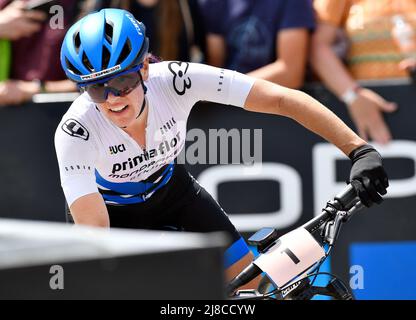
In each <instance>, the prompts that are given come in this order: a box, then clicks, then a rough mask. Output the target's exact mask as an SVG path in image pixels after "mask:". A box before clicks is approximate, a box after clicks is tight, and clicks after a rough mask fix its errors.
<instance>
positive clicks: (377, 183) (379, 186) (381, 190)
mask: <svg viewBox="0 0 416 320" xmlns="http://www.w3.org/2000/svg"><path fill="white" fill-rule="evenodd" d="M374 186H375V187H376V190H377V192H378V193H380V194H381V195H385V194H386V193H387V190H386V188H385V187H384V186H383V184H382V182H381V181H380V180H376V181H374Z"/></svg>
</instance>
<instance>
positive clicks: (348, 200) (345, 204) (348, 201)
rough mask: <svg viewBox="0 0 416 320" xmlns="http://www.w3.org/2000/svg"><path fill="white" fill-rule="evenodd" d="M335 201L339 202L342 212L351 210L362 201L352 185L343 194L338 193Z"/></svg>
mask: <svg viewBox="0 0 416 320" xmlns="http://www.w3.org/2000/svg"><path fill="white" fill-rule="evenodd" d="M334 199H335V200H337V201H338V202H339V204H340V205H341V209H342V210H349V209H351V208H352V207H353V206H354V205H355V204H356V203H357V202H358V201H360V199H359V198H358V196H357V192H356V191H355V189H354V187H353V186H352V185H351V184H349V185H348V186H347V187H346V188H345V189H344V190H343V191H342V192H340V193H338V194H337V195H336V196H335V198H334Z"/></svg>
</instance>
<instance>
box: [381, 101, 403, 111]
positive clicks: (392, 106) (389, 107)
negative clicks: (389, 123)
mask: <svg viewBox="0 0 416 320" xmlns="http://www.w3.org/2000/svg"><path fill="white" fill-rule="evenodd" d="M398 108H399V107H398V105H397V103H394V102H386V103H383V104H382V105H380V109H381V110H383V111H384V112H389V113H390V112H394V111H396V110H397V109H398Z"/></svg>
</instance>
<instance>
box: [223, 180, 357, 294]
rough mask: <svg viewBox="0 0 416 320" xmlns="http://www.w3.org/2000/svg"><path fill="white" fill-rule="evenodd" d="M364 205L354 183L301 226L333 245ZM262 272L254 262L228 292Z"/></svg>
mask: <svg viewBox="0 0 416 320" xmlns="http://www.w3.org/2000/svg"><path fill="white" fill-rule="evenodd" d="M362 207H363V205H362V204H361V201H360V199H359V198H358V197H357V194H356V191H355V189H354V188H353V187H352V185H348V186H347V187H346V188H345V189H344V190H343V191H342V192H340V193H339V194H337V195H336V196H335V197H334V199H333V200H332V201H329V202H328V203H327V205H326V207H325V208H324V209H323V210H322V211H323V212H322V214H320V215H319V216H317V217H315V218H314V219H312V220H310V221H308V222H307V223H305V224H304V225H303V226H302V227H301V228H304V229H306V231H308V232H309V233H310V234H311V235H312V236H314V237H315V238H316V240H318V241H320V242H321V243H322V242H326V243H328V244H329V245H331V246H332V245H333V244H334V242H335V241H336V239H337V237H338V235H339V232H340V229H341V226H342V224H343V223H345V222H347V221H348V220H349V218H350V217H351V216H352V215H353V214H354V213H356V212H357V211H358V210H360V209H361V208H362ZM322 226H324V230H323V231H324V232H319V233H318V234H316V233H317V231H322V230H321V227H322ZM277 241H279V240H277ZM328 253H329V252H328ZM328 253H327V255H328ZM327 255H326V256H327ZM326 256H325V257H326ZM260 272H261V270H260V269H259V268H258V267H257V266H256V265H255V263H252V264H251V265H249V267H247V268H246V269H245V270H244V271H243V272H242V273H240V274H239V275H238V276H237V277H236V278H234V279H233V281H231V282H230V284H229V285H228V288H227V289H228V290H227V291H228V293H232V292H233V291H234V290H235V289H236V288H238V287H239V286H240V285H242V284H244V283H243V282H244V281H243V278H247V279H249V278H250V279H251V278H253V277H248V276H247V275H251V273H253V274H259V273H260ZM240 278H241V279H240ZM247 279H245V280H247Z"/></svg>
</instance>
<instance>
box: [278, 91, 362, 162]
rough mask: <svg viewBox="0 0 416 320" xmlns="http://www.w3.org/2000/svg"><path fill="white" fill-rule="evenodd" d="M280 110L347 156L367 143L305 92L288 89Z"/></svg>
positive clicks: (282, 113)
mask: <svg viewBox="0 0 416 320" xmlns="http://www.w3.org/2000/svg"><path fill="white" fill-rule="evenodd" d="M278 110H279V113H280V114H281V115H283V116H287V117H290V118H292V119H293V120H295V121H297V122H298V123H300V124H301V125H302V126H304V127H305V128H307V129H309V130H310V131H312V132H314V133H316V134H318V135H319V136H321V137H322V138H324V139H325V140H327V141H329V142H331V143H332V144H334V145H335V146H337V147H338V148H339V149H340V150H341V151H342V152H343V153H344V154H345V155H347V156H348V155H349V154H350V153H351V151H352V150H354V149H355V148H357V147H359V146H361V145H363V144H365V143H366V142H365V141H364V140H363V139H361V138H360V137H359V136H358V135H357V134H355V133H354V131H352V130H351V129H350V128H349V127H348V126H347V125H346V124H345V123H344V122H343V121H342V120H341V119H339V118H338V117H337V116H336V115H335V114H334V113H333V112H332V111H330V110H329V109H328V108H326V107H325V106H324V105H322V104H321V103H319V102H318V101H317V100H315V99H314V98H312V97H311V96H309V95H307V94H306V93H304V92H301V91H296V90H290V89H286V92H285V94H284V95H283V97H282V98H281V99H280V104H279V107H278Z"/></svg>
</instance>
